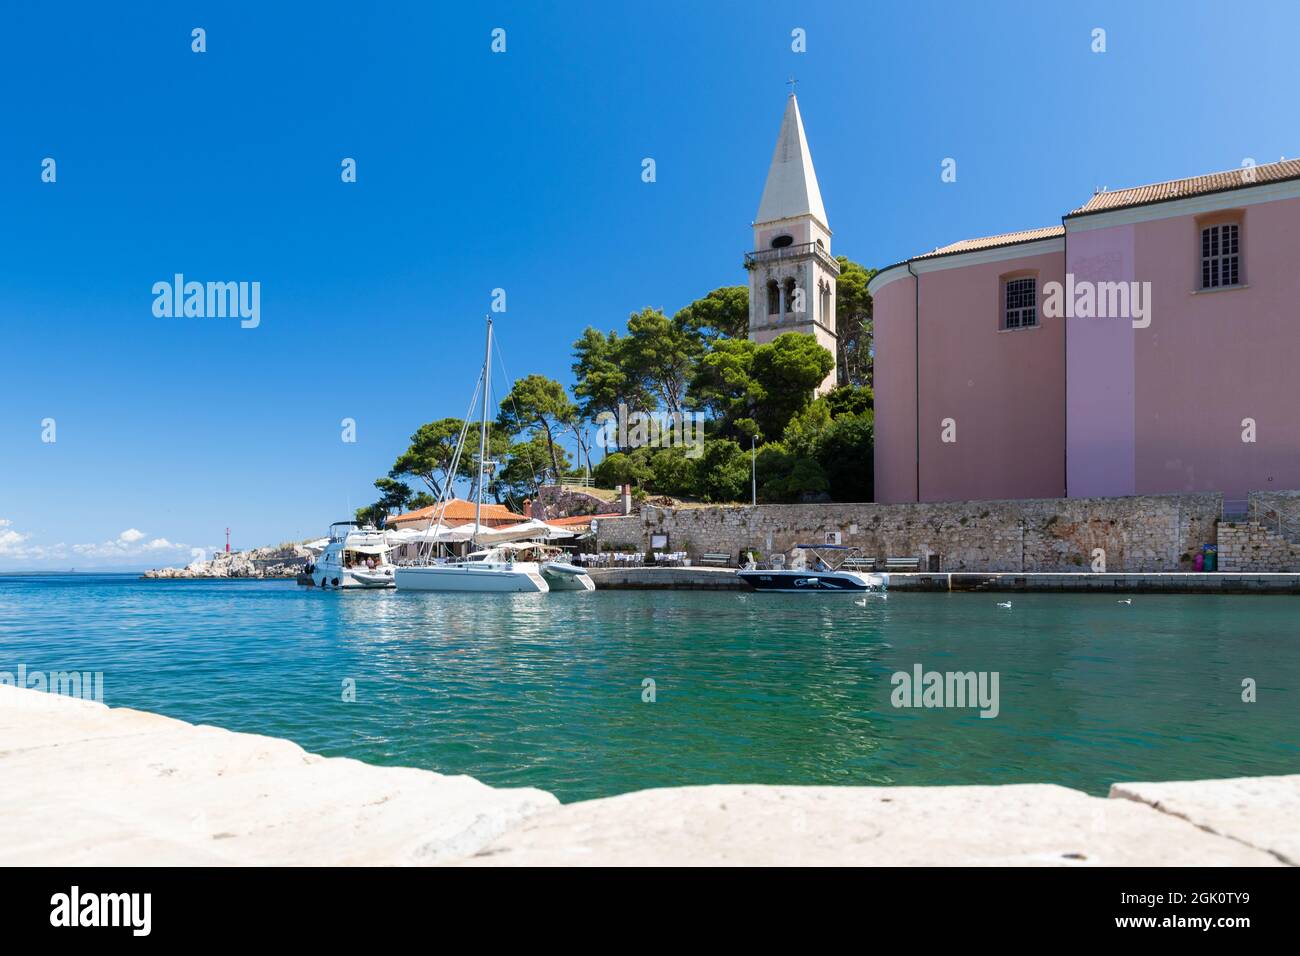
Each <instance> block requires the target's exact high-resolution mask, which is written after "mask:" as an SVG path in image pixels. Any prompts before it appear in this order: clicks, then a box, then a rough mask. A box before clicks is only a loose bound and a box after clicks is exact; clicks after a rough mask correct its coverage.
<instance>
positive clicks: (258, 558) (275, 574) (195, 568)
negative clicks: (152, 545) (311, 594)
mask: <svg viewBox="0 0 1300 956" xmlns="http://www.w3.org/2000/svg"><path fill="white" fill-rule="evenodd" d="M311 558H312V555H311V552H310V551H308V550H307V549H306V548H304V547H303V546H302V545H299V544H294V545H279V546H277V547H274V548H253V549H251V550H249V551H231V552H230V553H226V552H225V551H218V552H217V553H216V554H215V555H213V557H212V560H210V561H195V562H193V563H191V564H189V565H187V566H186V567H183V568H154V569H153V570H150V571H146V572H145V573H144V577H146V578H297V577H298V576H299V575H300V574H302V573H303V572H304V571H305V570H306V569H307V565H308V563H310V561H311Z"/></svg>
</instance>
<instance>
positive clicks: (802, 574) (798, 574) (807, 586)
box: [736, 568, 889, 594]
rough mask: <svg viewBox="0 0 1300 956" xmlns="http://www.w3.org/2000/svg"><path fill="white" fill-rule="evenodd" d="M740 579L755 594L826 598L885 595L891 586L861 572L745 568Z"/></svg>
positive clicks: (881, 576)
mask: <svg viewBox="0 0 1300 956" xmlns="http://www.w3.org/2000/svg"><path fill="white" fill-rule="evenodd" d="M736 576H737V577H738V578H740V580H742V581H744V582H745V584H747V585H748V586H749V587H750V588H752V589H753V590H755V591H764V592H768V591H770V592H775V593H779V594H826V593H828V592H835V591H849V592H853V593H857V592H860V591H881V590H884V589H885V588H886V587H887V586H888V584H889V575H887V574H868V573H863V572H861V571H794V570H788V569H787V570H781V571H775V570H772V571H764V570H749V569H746V568H742V569H741V570H739V571H737V572H736Z"/></svg>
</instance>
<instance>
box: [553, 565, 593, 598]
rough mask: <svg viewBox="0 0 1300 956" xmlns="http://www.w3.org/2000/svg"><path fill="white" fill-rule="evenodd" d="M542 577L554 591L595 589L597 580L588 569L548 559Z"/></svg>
mask: <svg viewBox="0 0 1300 956" xmlns="http://www.w3.org/2000/svg"><path fill="white" fill-rule="evenodd" d="M542 577H544V578H545V579H546V583H547V584H548V585H550V587H551V590H552V591H594V590H596V582H595V581H593V580H591V576H590V575H588V574H587V572H586V571H584V570H582V568H579V567H577V566H575V565H572V564H564V563H563V562H560V561H548V562H546V563H545V564H543V565H542Z"/></svg>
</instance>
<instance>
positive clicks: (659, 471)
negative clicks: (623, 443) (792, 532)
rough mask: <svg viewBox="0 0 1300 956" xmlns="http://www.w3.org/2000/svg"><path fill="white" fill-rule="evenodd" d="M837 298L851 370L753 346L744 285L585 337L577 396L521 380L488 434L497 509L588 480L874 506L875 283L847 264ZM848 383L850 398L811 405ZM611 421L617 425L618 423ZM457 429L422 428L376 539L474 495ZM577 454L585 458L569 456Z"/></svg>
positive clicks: (378, 517) (382, 508)
mask: <svg viewBox="0 0 1300 956" xmlns="http://www.w3.org/2000/svg"><path fill="white" fill-rule="evenodd" d="M839 263H840V277H839V280H838V285H837V288H836V298H837V303H836V320H837V331H838V333H839V355H838V361H836V359H835V358H833V357H832V355H831V353H830V352H829V351H827V350H826V349H825V348H823V347H822V346H821V345H819V344H818V343H817V341H816V340H815V339H814V338H813V337H812V336H810V335H803V334H799V333H786V334H784V335H780V336H778V337H777V338H775V339H774V340H773V341H771V342H768V343H765V344H762V345H760V344H758V343H755V342H752V341H750V340H749V339H748V338H747V337H746V333H747V330H748V325H749V294H748V290H747V289H746V288H745V287H744V286H728V287H725V288H720V289H715V290H714V291H712V292H710V293H709V294H708V295H706V296H704V297H703V298H701V299H697V300H696V301H694V302H692V303H691V304H690V305H688V306H686V307H685V308H683V309H681V310H680V311H678V312H677V313H676V314H674V315H673V316H671V317H669V316H667V315H666V314H665V313H664V312H663V311H661V310H659V309H653V308H645V309H642V310H641V311H639V312H635V313H633V314H632V315H631V316H630V317H629V318H628V320H627V324H626V326H625V328H624V329H623V330H611V331H608V332H602V331H600V330H599V329H596V328H591V327H589V328H587V329H586V330H585V331H584V332H583V334H582V336H581V337H580V338H579V339H578V340H577V341H576V342H575V343H574V345H573V365H572V370H573V384H572V386H571V388H570V389H569V390H566V389H565V387H564V386H563V385H562V384H561V383H560V382H557V381H555V380H553V379H550V378H547V377H546V376H544V375H528V376H527V377H525V378H521V379H518V380H517V381H515V382H514V383H513V385H512V387H511V389H510V392H509V394H507V395H506V396H505V398H503V399H502V401H501V403H500V406H499V412H498V414H497V417H496V420H495V421H494V422H492V423H491V424H490V427H489V430H488V445H489V455H488V457H489V459H490V460H491V462H492V463H493V465H492V467H491V468H490V469H489V473H488V475H487V477H486V480H485V488H484V491H485V492H486V494H487V496H490V497H492V498H493V499H494V500H496V501H497V502H500V503H503V504H508V505H511V506H512V507H514V508H515V509H516V510H518V509H519V508H520V507H521V505H522V500H523V499H524V498H527V497H531V496H535V495H536V494H537V492H538V490H539V489H540V487H541V486H542V485H543V484H549V483H553V482H555V481H557V480H559V479H562V478H563V477H565V476H568V475H571V474H573V473H574V470H575V467H576V469H577V471H578V472H579V473H583V474H585V473H587V472H590V473H591V475H592V477H593V479H594V480H595V483H596V484H597V485H598V486H602V487H613V486H617V485H620V484H623V483H630V484H632V485H633V486H634V487H635V488H636V491H637V493H638V494H644V495H671V496H674V497H684V498H694V499H699V500H702V501H709V502H726V501H748V500H749V498H750V495H751V489H752V484H751V483H752V482H753V481H754V479H755V477H756V479H757V489H758V498H759V500H760V501H773V502H789V501H808V500H835V501H869V500H871V497H872V443H873V422H874V413H873V408H872V385H871V380H872V361H871V353H872V348H871V335H872V312H871V297H870V295H869V293H868V292H867V282H868V281H869V280H870V278H871V276H872V275H874V272H873V271H872V270H868V269H865V268H863V267H862V266H860V265H858V264H857V263H854V262H850V261H849V260H847V259H845V258H843V257H841V258H840V259H839ZM832 367H837V368H838V370H839V371H838V376H839V377H838V381H839V384H838V385H837V386H836V387H835V388H834V389H832V390H831V391H830V392H829V393H828V394H826V395H823V396H821V397H819V398H814V391H815V389H816V388H817V386H818V385H819V384H821V383H822V381H823V380H824V379H825V378H826V376H827V375H828V374H829V373H830V370H831V369H832ZM635 412H639V413H643V414H645V413H662V415H664V416H674V415H691V414H697V413H702V414H703V416H704V422H705V424H704V436H703V439H704V440H703V443H702V447H701V446H698V445H697V446H694V447H690V446H684V445H675V446H672V447H646V446H641V447H628V448H619V447H617V444H616V443H615V445H614V447H610V443H609V442H600V443H599V444H601V445H603V446H604V454H603V455H601V454H598V453H594V452H593V448H592V447H591V446H592V445H593V444H598V443H597V442H593V441H592V436H593V434H595V433H598V432H599V431H600V423H601V422H602V421H603V420H604V418H607V417H610V416H612V417H614V418H615V419H617V418H618V416H620V415H627V414H629V413H635ZM606 413H608V415H606ZM472 428H473V426H472V425H467V423H466V422H465V421H463V420H462V419H458V418H443V419H439V420H437V421H434V422H429V423H427V424H425V425H421V426H420V428H419V430H417V431H416V433H415V434H414V435H412V436H411V443H410V446H409V447H408V448H407V449H406V450H405V451H404V452H402V454H400V455H399V456H398V457H397V459H396V460H395V461H394V463H393V466H392V468H391V469H389V472H388V474H387V475H386V476H385V477H382V478H379V479H377V480H376V481H375V488H376V489H377V490H378V491H379V493H380V497H379V499H378V500H377V501H375V503H374V504H372V505H369V506H368V507H366V508H362V509H359V510H358V512H357V518H358V520H361V521H370V522H374V523H376V524H378V523H381V522H382V521H383V519H384V518H385V517H386V516H388V515H390V514H393V513H395V512H398V511H405V510H411V509H415V508H420V507H424V506H426V505H429V504H433V503H434V502H436V501H437V500H438V498H439V497H440V496H441V495H442V494H443V493H444V492H445V491H447V490H448V488H449V486H450V485H451V484H453V483H455V482H457V481H460V482H462V483H463V482H465V481H469V482H471V487H470V489H469V492H468V494H469V495H470V496H473V495H474V494H475V493H476V489H474V488H473V487H472V483H473V482H474V481H475V479H476V474H477V461H476V458H475V456H476V455H477V444H476V443H475V442H474V441H473V438H472V436H471V438H470V439H469V440H468V441H467V445H468V444H472V445H473V451H472V452H470V451H466V452H465V453H464V454H462V456H461V458H460V460H459V463H458V466H457V468H456V474H454V475H453V474H449V470H450V469H451V467H452V461H453V458H454V453H455V450H456V447H457V444H458V443H459V442H460V440H461V438H462V435H463V434H464V433H465V432H466V430H467V429H472ZM570 449H572V450H573V452H574V455H576V466H575V460H574V459H573V458H571V456H570Z"/></svg>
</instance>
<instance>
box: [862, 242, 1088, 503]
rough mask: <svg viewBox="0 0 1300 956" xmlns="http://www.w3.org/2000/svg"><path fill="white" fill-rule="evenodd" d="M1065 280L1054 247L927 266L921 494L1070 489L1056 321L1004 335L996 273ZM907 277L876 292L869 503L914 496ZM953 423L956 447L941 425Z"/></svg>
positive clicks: (936, 497)
mask: <svg viewBox="0 0 1300 956" xmlns="http://www.w3.org/2000/svg"><path fill="white" fill-rule="evenodd" d="M1008 273H1032V274H1036V275H1037V278H1038V287H1039V289H1040V290H1041V288H1042V285H1043V284H1044V283H1046V282H1049V281H1053V280H1056V281H1060V280H1061V277H1062V256H1061V254H1060V253H1059V252H1057V253H1048V254H1044V255H1037V256H1025V257H1021V258H1017V259H1007V260H1003V261H999V262H991V263H983V264H978V265H971V266H964V267H958V268H952V269H942V270H937V271H932V272H925V273H922V275H921V277H920V292H921V295H920V300H921V301H920V311H921V316H920V343H921V346H920V353H921V355H920V379H921V409H920V412H921V414H920V431H921V468H920V471H921V481H920V486H921V493H920V498H921V500H922V501H951V500H964V499H980V498H1051V497H1058V496H1060V495H1062V494H1063V493H1064V486H1065V480H1064V479H1065V466H1064V457H1065V433H1064V424H1065V389H1064V378H1065V376H1064V368H1065V354H1064V347H1063V342H1062V337H1061V336H1062V325H1061V321H1062V320H1060V319H1047V318H1044V317H1042V316H1041V315H1040V320H1039V321H1040V325H1039V327H1037V328H1031V329H1017V330H1010V331H1001V330H1000V329H999V326H1000V324H1001V313H1002V301H1001V300H1002V280H1003V277H1005V276H1006V275H1007V274H1008ZM912 293H913V280H912V279H911V277H910V276H909V277H907V278H906V279H898V280H895V281H893V282H891V283H889V284H888V285H886V286H884V287H883V288H882V289H880V290H879V291H878V293H877V295H876V296H875V328H876V359H875V368H876V458H875V461H876V499H877V500H878V501H883V502H899V501H914V500H916V472H915V438H914V436H915V429H916V420H915V418H914V417H913V416H914V415H915V377H914V369H915V353H914V350H913V336H914V335H915V326H914V325H913V314H914V313H913V298H912ZM947 418H951V419H953V420H954V421H955V423H956V438H957V440H956V441H955V442H952V443H946V442H944V441H943V440H942V430H943V425H942V422H943V420H944V419H947Z"/></svg>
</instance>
